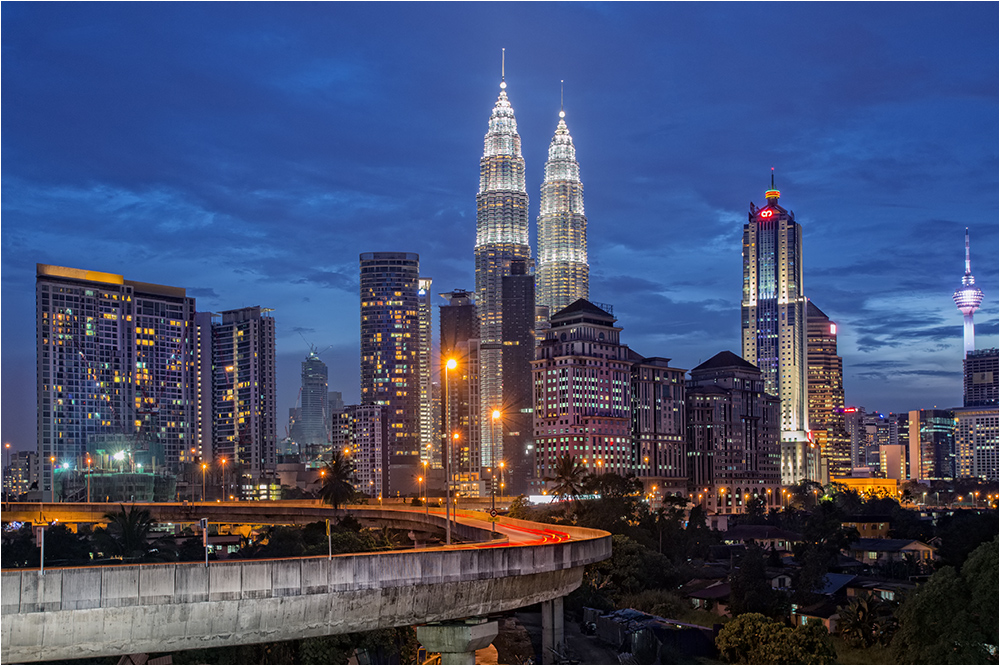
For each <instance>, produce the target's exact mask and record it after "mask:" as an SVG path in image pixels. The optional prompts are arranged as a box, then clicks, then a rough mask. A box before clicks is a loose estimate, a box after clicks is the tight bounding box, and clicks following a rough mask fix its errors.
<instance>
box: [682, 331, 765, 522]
mask: <svg viewBox="0 0 1000 666" xmlns="http://www.w3.org/2000/svg"><path fill="white" fill-rule="evenodd" d="M685 394H686V401H687V439H688V443H687V445H688V449H687V465H688V477H689V479H690V483H691V491H690V495H691V499H692V500H693V501H695V502H696V503H698V504H700V505H701V506H703V507H705V508H706V509H713V510H714V511H715V512H716V513H743V512H744V511H745V510H746V504H747V501H748V500H750V499H751V498H754V497H758V498H760V499H761V500H762V501H764V502H765V503H766V504H767V505H770V506H774V505H778V504H780V492H781V489H780V485H781V484H780V480H781V477H780V474H779V462H780V458H781V449H780V446H779V443H778V434H779V425H778V400H777V398H775V397H774V396H773V395H770V394H768V393H767V391H766V390H765V382H764V379H763V376H762V373H761V372H760V370H758V369H757V368H756V367H754V366H753V364H751V363H748V362H747V361H745V360H744V359H742V358H740V357H739V356H737V355H736V354H734V353H732V352H729V351H724V352H719V353H718V354H716V355H715V356H713V357H712V358H710V359H709V360H707V361H705V362H704V363H702V364H701V365H699V366H698V367H696V368H694V369H693V370H691V378H690V379H689V380H688V382H687V385H686V386H685Z"/></svg>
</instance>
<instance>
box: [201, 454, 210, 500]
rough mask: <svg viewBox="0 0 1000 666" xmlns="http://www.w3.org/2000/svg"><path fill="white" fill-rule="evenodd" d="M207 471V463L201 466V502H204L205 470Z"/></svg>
mask: <svg viewBox="0 0 1000 666" xmlns="http://www.w3.org/2000/svg"><path fill="white" fill-rule="evenodd" d="M206 469H208V463H202V464H201V501H202V502H204V501H205V470H206Z"/></svg>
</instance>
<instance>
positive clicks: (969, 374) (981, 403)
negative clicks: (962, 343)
mask: <svg viewBox="0 0 1000 666" xmlns="http://www.w3.org/2000/svg"><path fill="white" fill-rule="evenodd" d="M962 370H963V372H962V375H963V381H962V385H963V387H964V389H965V390H964V394H963V397H962V404H963V405H964V406H965V407H988V406H990V405H993V406H996V405H997V397H998V393H1000V391H998V379H1000V372H998V370H1000V355H998V352H997V350H996V349H980V350H977V351H970V352H966V354H965V360H964V361H963V362H962Z"/></svg>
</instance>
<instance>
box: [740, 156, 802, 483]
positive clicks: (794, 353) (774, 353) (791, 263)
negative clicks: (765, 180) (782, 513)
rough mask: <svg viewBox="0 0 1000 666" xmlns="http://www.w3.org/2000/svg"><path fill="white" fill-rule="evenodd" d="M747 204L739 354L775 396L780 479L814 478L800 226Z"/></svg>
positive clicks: (771, 208) (770, 206)
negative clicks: (778, 414) (778, 403)
mask: <svg viewBox="0 0 1000 666" xmlns="http://www.w3.org/2000/svg"><path fill="white" fill-rule="evenodd" d="M780 196H781V193H780V192H779V191H778V190H777V189H775V188H774V175H773V174H772V176H771V189H769V190H768V191H767V192H766V193H765V197H766V199H767V203H766V204H765V205H764V206H763V207H761V208H757V207H756V206H754V205H753V204H752V203H751V204H750V213H749V221H748V222H747V224H746V225H744V227H743V300H742V308H741V319H742V323H741V326H742V331H743V358H744V359H745V360H747V361H749V362H750V363H751V364H753V365H755V366H757V367H758V368H759V369H760V371H761V373H762V374H763V377H764V386H765V391H766V392H767V393H769V394H771V395H775V396H777V397H778V398H780V400H781V479H782V483H784V484H785V485H790V484H793V483H798V482H800V481H802V480H803V479H812V480H819V477H820V470H819V456H818V455H817V453H818V449H816V448H815V447H812V446H810V444H811V442H810V440H809V436H808V431H809V414H808V404H809V403H808V373H807V353H808V352H807V350H808V344H807V335H806V333H807V331H806V329H807V321H806V297H805V291H804V287H803V279H802V278H803V270H802V227H801V226H800V225H799V224H798V223H797V222H796V221H795V216H794V214H793V213H792V212H790V211H788V210H786V209H784V208H782V207H781V206H779V205H778V198H779V197H780Z"/></svg>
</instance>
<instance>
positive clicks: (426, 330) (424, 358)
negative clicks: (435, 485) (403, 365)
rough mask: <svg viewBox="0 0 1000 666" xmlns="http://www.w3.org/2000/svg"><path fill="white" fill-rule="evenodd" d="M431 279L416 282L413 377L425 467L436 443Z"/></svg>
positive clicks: (431, 456)
mask: <svg viewBox="0 0 1000 666" xmlns="http://www.w3.org/2000/svg"><path fill="white" fill-rule="evenodd" d="M432 284H433V280H431V278H428V277H422V278H420V279H419V280H418V281H417V326H418V327H419V335H418V347H417V375H418V376H419V382H420V461H421V463H424V462H426V463H427V464H428V465H429V464H430V462H431V460H432V459H433V456H434V451H435V449H436V448H437V446H438V442H439V441H440V439H439V437H440V435H441V431H440V429H439V428H438V420H437V412H436V411H435V409H434V373H433V371H432V370H431V350H432V349H433V346H434V324H433V306H432V305H431V286H432Z"/></svg>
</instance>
